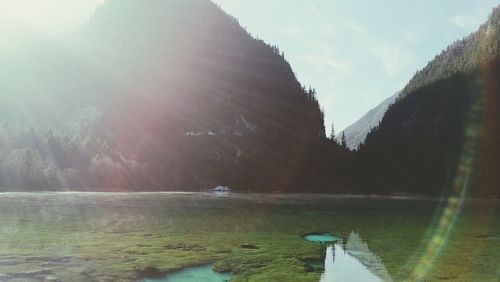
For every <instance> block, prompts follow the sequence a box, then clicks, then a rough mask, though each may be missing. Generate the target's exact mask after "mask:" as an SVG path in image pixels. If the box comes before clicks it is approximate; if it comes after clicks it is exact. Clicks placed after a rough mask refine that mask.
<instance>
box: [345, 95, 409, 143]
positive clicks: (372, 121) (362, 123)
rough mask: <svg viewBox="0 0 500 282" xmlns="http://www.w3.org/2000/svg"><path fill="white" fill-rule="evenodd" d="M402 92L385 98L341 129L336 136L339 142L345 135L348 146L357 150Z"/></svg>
mask: <svg viewBox="0 0 500 282" xmlns="http://www.w3.org/2000/svg"><path fill="white" fill-rule="evenodd" d="M400 94H401V92H397V93H396V94H394V95H393V96H391V97H389V98H387V99H385V100H384V101H383V102H382V103H380V104H379V105H378V106H377V107H375V108H373V109H371V110H370V111H369V112H367V113H366V114H365V115H364V116H363V117H361V118H360V119H359V120H357V121H356V122H354V123H353V124H351V125H350V126H348V127H347V128H346V129H344V130H343V131H341V132H340V133H339V134H338V135H337V136H336V138H337V142H341V138H342V136H343V135H344V136H345V138H346V142H347V147H348V148H349V149H351V150H357V149H358V147H359V145H360V144H362V143H363V142H365V139H366V136H367V135H368V133H370V131H372V130H373V129H374V128H375V127H377V126H378V125H379V123H380V122H381V121H382V118H383V117H384V115H385V113H386V111H387V109H388V108H389V106H391V105H392V104H394V103H395V102H396V99H397V98H398V97H399V95H400Z"/></svg>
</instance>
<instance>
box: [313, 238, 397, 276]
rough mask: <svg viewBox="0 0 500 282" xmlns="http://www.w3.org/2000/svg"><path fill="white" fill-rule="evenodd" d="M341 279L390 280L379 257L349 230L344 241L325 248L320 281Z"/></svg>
mask: <svg viewBox="0 0 500 282" xmlns="http://www.w3.org/2000/svg"><path fill="white" fill-rule="evenodd" d="M342 281H360V282H365V281H366V282H370V281H392V279H391V277H390V275H389V273H388V272H387V270H386V269H385V266H384V263H383V262H382V260H381V259H380V257H378V256H377V255H376V254H374V253H372V252H371V251H370V249H369V248H368V245H367V243H366V242H365V241H363V240H362V239H361V237H360V236H359V234H357V233H355V232H351V234H350V235H349V238H348V239H347V241H346V242H345V243H344V242H343V241H340V242H339V243H335V244H333V245H330V246H328V248H327V250H326V257H325V271H324V273H323V275H322V276H321V282H342Z"/></svg>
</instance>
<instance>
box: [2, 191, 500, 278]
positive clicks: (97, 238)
mask: <svg viewBox="0 0 500 282" xmlns="http://www.w3.org/2000/svg"><path fill="white" fill-rule="evenodd" d="M439 204H440V201H435V200H411V199H384V198H362V197H354V198H345V197H340V198H338V197H325V196H321V197H320V196H293V195H291V196H265V197H263V196H250V195H246V196H245V195H241V196H230V197H217V196H214V195H210V194H137V195H134V194H78V193H76V194H71V193H70V194H36V193H35V194H7V195H5V196H3V197H2V198H0V214H1V217H0V224H1V226H2V228H1V229H0V238H2V244H1V248H0V273H2V274H1V276H0V277H1V279H7V278H9V277H11V278H12V277H25V278H26V279H28V278H29V279H34V280H36V279H42V278H43V279H46V280H48V281H51V280H50V279H53V280H54V281H57V279H58V280H62V281H88V280H99V281H118V280H119V281H125V280H137V279H139V278H140V276H141V275H146V274H148V276H151V274H156V275H161V274H165V273H168V272H171V271H174V270H178V269H181V268H184V267H188V266H193V265H203V264H207V263H213V262H215V267H214V268H215V270H217V271H220V272H230V273H232V275H233V280H232V281H270V280H272V281H319V278H320V276H321V274H322V269H311V268H310V267H309V266H308V263H307V261H308V260H311V259H314V258H316V259H320V260H322V259H324V254H325V248H326V245H321V244H314V243H311V242H308V241H306V240H304V238H303V234H308V233H314V232H317V231H318V230H321V231H327V232H329V233H331V234H335V235H338V236H339V237H340V238H341V239H342V240H343V241H344V242H345V243H347V245H345V246H343V247H344V248H346V250H348V251H350V252H352V253H355V252H356V251H358V252H360V251H362V252H365V253H366V252H367V248H368V246H369V251H370V252H373V253H374V254H375V256H374V255H369V253H366V254H365V253H362V254H361V255H363V256H364V258H360V259H364V260H365V261H366V262H370V263H371V264H373V262H375V261H377V264H376V265H378V267H380V265H381V264H382V265H383V266H384V268H385V270H386V271H387V273H388V275H390V277H391V278H392V279H393V280H394V281H400V280H402V279H404V278H407V277H410V276H411V273H412V271H413V267H414V266H415V265H416V263H417V261H418V258H419V253H420V251H421V250H422V249H424V248H425V246H426V244H427V243H428V242H429V241H430V240H431V239H432V237H429V235H430V234H431V233H432V230H433V228H434V225H432V219H433V215H434V211H435V208H436V207H437V206H439ZM496 204H497V203H496V202H494V201H478V202H469V203H467V204H466V208H465V210H464V213H463V216H462V217H461V218H460V220H459V223H458V228H457V229H456V231H455V232H453V233H452V236H451V240H450V241H449V244H448V245H447V247H448V248H446V249H443V251H442V252H441V253H440V260H439V263H438V264H437V265H436V267H435V268H434V270H433V272H432V273H431V276H430V279H431V280H434V279H444V278H447V279H449V280H456V281H467V280H469V281H470V279H472V278H474V279H475V280H476V281H477V280H480V281H485V280H495V279H496V278H498V277H497V276H496V275H497V272H496V267H497V265H498V263H499V261H498V255H497V253H498V251H500V250H499V249H498V246H500V244H498V242H497V241H498V240H499V238H498V234H499V231H500V230H498V225H497V224H495V222H496V221H497V220H498V218H497V216H498V214H496V213H495V211H494V209H491V208H494V207H495V205H496ZM478 219H480V220H478ZM353 231H355V232H356V233H357V234H359V235H357V234H354V235H353V234H352V232H353ZM356 238H358V239H356ZM360 238H363V239H362V240H361V239H360ZM244 245H253V246H255V248H246V247H242V246H244ZM460 250H463V252H462V251H460ZM457 252H458V253H457ZM465 254H466V255H465ZM471 262H473V263H471ZM373 265H375V264H373ZM374 271H375V270H374ZM375 273H376V272H375ZM36 277H38V278H36ZM29 279H28V280H29ZM43 279H42V280H43Z"/></svg>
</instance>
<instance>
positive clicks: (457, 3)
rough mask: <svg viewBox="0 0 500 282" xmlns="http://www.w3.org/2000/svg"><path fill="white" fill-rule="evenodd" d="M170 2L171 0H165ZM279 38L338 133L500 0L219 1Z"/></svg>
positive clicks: (61, 21) (7, 8)
mask: <svg viewBox="0 0 500 282" xmlns="http://www.w3.org/2000/svg"><path fill="white" fill-rule="evenodd" d="M165 1H166V0H165ZM100 2H103V0H0V25H5V24H6V23H7V22H9V23H12V22H18V23H22V24H23V25H27V26H31V27H34V28H36V29H39V30H41V31H43V32H46V33H48V34H49V35H55V36H57V35H59V34H62V33H64V32H68V31H71V30H72V29H74V28H75V27H77V26H78V25H80V24H82V23H84V22H85V21H87V20H88V19H89V18H90V16H91V14H92V13H93V12H94V10H95V7H96V5H97V4H98V3H100ZM214 2H216V3H218V4H220V5H221V7H222V8H223V9H224V10H225V11H227V12H228V13H230V14H231V15H233V16H235V17H236V18H238V19H239V21H240V23H241V25H243V26H244V27H246V28H247V30H248V31H249V32H250V33H251V34H253V35H254V36H256V37H259V38H261V39H263V40H265V41H266V42H268V43H271V44H274V45H278V46H279V47H280V48H281V50H282V51H284V52H285V57H286V58H287V60H288V61H289V62H290V64H291V65H292V68H293V69H294V71H295V72H296V74H297V77H298V78H299V80H300V81H301V82H302V84H304V85H306V86H309V85H311V86H312V87H314V88H316V89H317V91H318V95H319V99H320V103H321V105H322V107H323V108H324V110H325V113H326V128H327V129H329V128H330V124H331V123H332V122H334V123H335V127H336V130H337V132H338V131H340V130H341V129H344V128H345V127H346V126H348V125H349V124H350V123H352V122H354V121H355V120H357V119H358V118H359V117H361V116H362V115H363V114H365V113H366V112H367V111H368V110H369V109H371V108H373V107H375V106H376V105H378V103H380V102H381V101H382V100H384V99H385V98H387V97H388V96H391V95H393V94H394V93H395V92H396V91H398V90H400V89H401V88H403V86H404V85H405V84H406V83H407V82H408V81H409V79H410V78H411V76H412V75H413V74H414V73H415V71H416V70H417V69H420V68H422V67H424V66H425V65H426V64H427V62H428V61H429V60H431V59H432V58H433V57H434V56H435V55H436V54H438V53H440V52H441V50H442V49H444V48H445V47H446V46H447V45H448V44H450V43H452V42H453V41H455V40H457V39H460V38H462V37H464V36H466V35H468V34H470V33H471V32H472V31H474V30H476V29H477V28H478V27H479V25H480V24H481V23H483V22H484V21H485V20H486V19H487V16H488V14H489V13H490V11H491V9H492V8H493V7H495V6H497V5H499V4H500V0H439V1H436V0H418V1H417V0H413V1H405V0H377V1H372V0H214Z"/></svg>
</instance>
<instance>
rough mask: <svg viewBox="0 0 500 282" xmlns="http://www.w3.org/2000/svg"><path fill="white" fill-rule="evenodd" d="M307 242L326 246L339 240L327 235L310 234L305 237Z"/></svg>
mask: <svg viewBox="0 0 500 282" xmlns="http://www.w3.org/2000/svg"><path fill="white" fill-rule="evenodd" d="M304 239H306V240H307V241H310V242H315V243H320V244H325V243H334V242H337V241H338V240H339V238H337V237H335V236H332V235H330V234H327V233H322V234H309V235H306V236H305V237H304Z"/></svg>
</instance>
